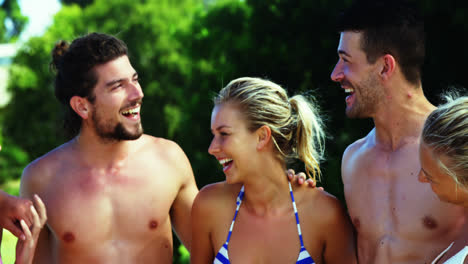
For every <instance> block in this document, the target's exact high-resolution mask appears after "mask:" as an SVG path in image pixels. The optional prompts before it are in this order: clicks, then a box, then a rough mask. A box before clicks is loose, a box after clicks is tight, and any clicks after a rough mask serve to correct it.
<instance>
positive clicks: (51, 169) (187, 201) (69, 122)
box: [20, 33, 198, 264]
mask: <svg viewBox="0 0 468 264" xmlns="http://www.w3.org/2000/svg"><path fill="white" fill-rule="evenodd" d="M127 53H128V52H127V47H126V45H125V44H124V43H123V42H122V41H121V40H119V39H117V38H115V37H113V36H109V35H105V34H98V33H92V34H88V35H86V36H83V37H80V38H77V39H75V40H74V41H73V42H72V43H71V45H68V43H66V42H63V41H62V42H59V43H58V44H57V45H56V46H55V49H54V51H53V64H54V66H55V69H56V79H55V94H56V97H57V99H58V100H59V101H60V102H61V103H62V104H63V105H64V106H65V107H66V108H67V115H66V120H65V127H66V129H67V131H68V132H69V133H70V134H71V135H72V136H73V138H72V139H71V140H70V141H68V142H66V143H65V144H63V145H61V146H59V147H57V148H56V149H54V150H52V151H50V152H49V153H47V154H45V155H44V156H42V157H40V158H38V159H36V160H35V161H33V162H32V163H31V164H29V165H28V166H27V167H26V169H25V170H24V172H23V176H22V180H21V190H20V193H21V195H22V196H23V197H26V198H29V199H31V198H32V195H33V194H38V195H39V196H40V197H41V198H42V199H43V201H44V203H45V206H46V208H47V212H48V221H47V223H46V226H44V228H43V230H42V232H41V234H40V237H39V241H38V245H37V249H36V255H35V260H34V263H47V264H51V263H67V264H73V263H93V264H99V263H132V264H134V263H139V264H140V263H141V264H144V263H166V264H169V263H172V255H173V249H172V226H173V227H174V229H175V231H176V233H177V234H178V236H179V238H180V239H181V241H182V242H183V244H184V245H185V246H186V247H187V248H190V242H191V239H190V232H191V230H190V226H191V225H190V210H191V207H192V203H193V200H194V197H195V196H196V194H197V192H198V189H197V187H196V184H195V180H194V177H193V172H192V169H191V166H190V163H189V161H188V159H187V157H186V156H185V154H184V152H183V151H182V150H181V149H180V148H179V146H178V145H177V144H175V143H174V142H171V141H169V140H165V139H162V138H155V137H152V136H149V135H144V134H143V130H142V125H141V120H140V107H141V104H142V99H143V92H142V89H141V87H140V84H139V83H138V74H137V72H136V71H135V69H134V68H133V67H132V65H131V63H130V61H129V58H128V55H127ZM168 179H170V180H168ZM171 223H172V225H171Z"/></svg>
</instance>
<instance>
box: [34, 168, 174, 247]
mask: <svg viewBox="0 0 468 264" xmlns="http://www.w3.org/2000/svg"><path fill="white" fill-rule="evenodd" d="M163 172H164V171H163ZM164 179H165V178H164V177H160V176H158V175H155V172H154V171H149V170H145V171H144V172H143V171H133V172H130V171H128V172H127V171H121V172H120V173H116V174H113V175H110V174H93V173H91V174H90V173H85V174H80V173H77V174H74V175H66V176H64V177H61V178H59V177H57V178H56V181H55V182H54V183H52V184H50V185H49V187H48V188H47V190H46V191H45V193H44V194H42V195H43V196H44V201H45V204H46V207H47V211H48V224H47V225H48V227H49V229H50V230H51V231H52V233H53V235H54V236H55V239H56V240H57V241H58V243H61V244H63V245H69V246H72V247H73V246H76V247H78V248H80V247H81V246H84V247H87V248H89V245H96V246H100V245H104V244H106V243H107V242H109V241H113V242H114V243H120V242H123V241H124V242H125V243H128V244H131V243H133V241H135V242H138V243H141V242H142V241H150V240H151V239H153V238H154V237H156V236H158V235H161V234H162V233H163V234H170V232H171V227H170V219H169V211H170V208H171V205H172V203H173V201H174V199H175V197H176V195H177V192H178V187H177V184H176V183H175V182H170V181H167V180H164Z"/></svg>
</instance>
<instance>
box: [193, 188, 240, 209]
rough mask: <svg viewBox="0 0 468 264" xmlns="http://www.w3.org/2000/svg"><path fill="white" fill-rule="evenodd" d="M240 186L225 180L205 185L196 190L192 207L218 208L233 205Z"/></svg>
mask: <svg viewBox="0 0 468 264" xmlns="http://www.w3.org/2000/svg"><path fill="white" fill-rule="evenodd" d="M241 187H242V185H240V184H227V183H226V182H217V183H212V184H208V185H205V186H204V187H203V188H202V189H201V190H200V191H199V192H198V194H197V197H196V198H195V201H194V207H204V208H206V210H219V209H220V208H224V207H229V206H228V205H229V204H233V205H235V203H236V198H237V195H238V193H239V191H240V189H241Z"/></svg>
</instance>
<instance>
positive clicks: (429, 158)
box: [419, 142, 468, 264]
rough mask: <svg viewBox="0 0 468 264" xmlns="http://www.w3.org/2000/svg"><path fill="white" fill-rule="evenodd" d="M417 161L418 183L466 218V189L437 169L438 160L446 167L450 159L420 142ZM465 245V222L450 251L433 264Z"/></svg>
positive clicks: (467, 228)
mask: <svg viewBox="0 0 468 264" xmlns="http://www.w3.org/2000/svg"><path fill="white" fill-rule="evenodd" d="M419 159H420V161H421V171H420V172H419V181H420V182H422V183H429V184H430V187H431V189H432V191H433V192H434V193H435V194H436V195H437V197H439V199H440V200H441V201H443V202H447V203H451V204H455V205H458V206H460V207H461V208H464V211H465V215H467V216H468V189H467V188H466V187H462V186H459V185H457V183H456V182H455V180H454V179H453V178H452V177H451V176H450V175H448V174H447V173H446V172H445V171H444V170H443V169H442V168H441V167H439V163H438V160H439V159H440V161H441V162H442V163H443V164H445V165H446V166H450V162H451V160H450V157H448V156H446V155H439V154H436V153H435V152H434V151H433V150H432V149H431V148H430V147H428V146H427V145H426V144H425V143H424V142H422V143H421V145H420V151H419ZM466 245H468V222H465V225H464V226H463V228H462V230H461V232H460V234H458V237H457V238H456V239H455V241H454V243H453V245H452V246H451V247H450V249H449V250H448V251H447V252H445V253H444V254H443V256H442V257H441V258H440V259H439V260H438V261H437V262H435V263H434V264H442V263H444V262H445V261H446V260H448V259H450V258H451V257H452V256H454V255H455V254H457V253H458V252H459V251H460V250H462V249H463V248H464V247H465V246H466ZM463 263H464V264H468V258H465V261H464V262H463Z"/></svg>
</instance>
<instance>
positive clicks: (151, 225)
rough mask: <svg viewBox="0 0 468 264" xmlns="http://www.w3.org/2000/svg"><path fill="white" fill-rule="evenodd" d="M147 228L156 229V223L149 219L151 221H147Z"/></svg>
mask: <svg viewBox="0 0 468 264" xmlns="http://www.w3.org/2000/svg"><path fill="white" fill-rule="evenodd" d="M148 227H149V229H151V230H153V229H156V228H157V227H158V222H157V221H156V220H154V219H151V221H149V224H148Z"/></svg>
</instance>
